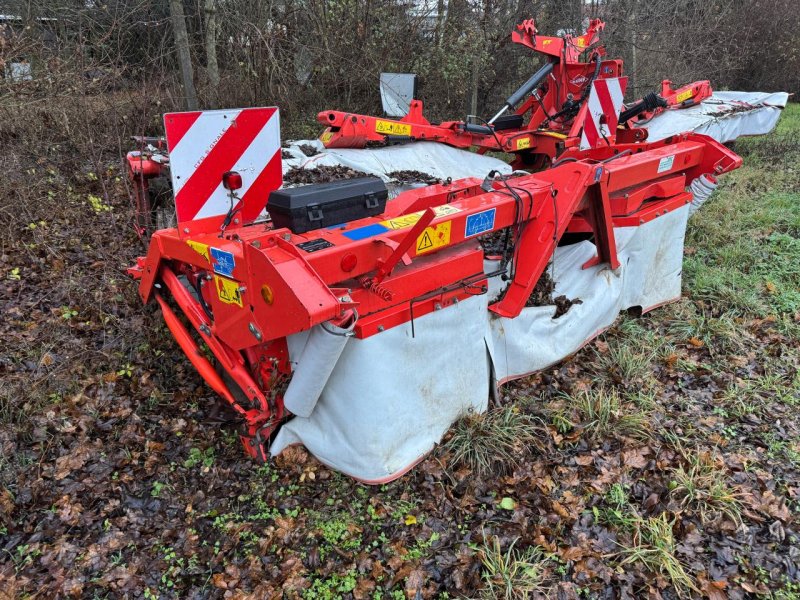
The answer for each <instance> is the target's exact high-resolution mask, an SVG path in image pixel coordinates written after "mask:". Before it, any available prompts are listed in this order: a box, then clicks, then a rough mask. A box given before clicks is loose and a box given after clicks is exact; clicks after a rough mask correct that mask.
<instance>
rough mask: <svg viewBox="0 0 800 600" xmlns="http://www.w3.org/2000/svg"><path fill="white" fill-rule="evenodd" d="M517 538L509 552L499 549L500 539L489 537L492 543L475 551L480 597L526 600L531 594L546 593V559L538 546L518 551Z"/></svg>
mask: <svg viewBox="0 0 800 600" xmlns="http://www.w3.org/2000/svg"><path fill="white" fill-rule="evenodd" d="M518 541H519V538H516V539H515V540H514V541H513V542H511V545H510V546H509V547H508V550H506V551H505V552H503V551H502V550H501V549H500V540H499V539H498V538H497V537H494V538H492V543H491V544H489V543H486V542H484V544H483V547H481V548H480V549H479V550H478V555H479V556H480V559H481V562H482V563H483V573H482V574H481V577H482V578H483V582H484V587H483V590H481V594H480V597H481V598H486V599H487V600H488V599H492V600H495V599H502V600H525V599H527V598H530V597H531V595H532V594H536V593H539V594H543V593H546V592H547V591H548V590H549V586H546V585H545V581H544V570H545V565H546V563H547V558H545V557H544V554H543V552H542V549H541V548H539V547H538V546H533V547H530V548H526V549H525V550H522V551H520V550H517V548H515V545H516V543H517V542H518Z"/></svg>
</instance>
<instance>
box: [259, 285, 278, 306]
mask: <svg viewBox="0 0 800 600" xmlns="http://www.w3.org/2000/svg"><path fill="white" fill-rule="evenodd" d="M261 297H262V298H263V299H264V302H266V303H267V304H272V303H273V302H274V301H275V294H273V293H272V288H271V287H269V286H268V285H267V284H266V283H265V284H264V285H262V286H261Z"/></svg>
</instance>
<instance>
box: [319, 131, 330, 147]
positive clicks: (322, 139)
mask: <svg viewBox="0 0 800 600" xmlns="http://www.w3.org/2000/svg"><path fill="white" fill-rule="evenodd" d="M332 137H333V132H332V131H326V132H324V133H323V134H322V135H321V136H319V141H320V142H322V143H323V144H327V143H328V142H330V141H331V138H332Z"/></svg>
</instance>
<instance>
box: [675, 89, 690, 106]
mask: <svg viewBox="0 0 800 600" xmlns="http://www.w3.org/2000/svg"><path fill="white" fill-rule="evenodd" d="M692 96H694V92H693V91H692V89H691V88H689V89H688V90H686V91H685V92H681V93H680V94H678V95H677V96H675V102H677V103H678V104H680V103H681V102H683V101H684V100H688V99H689V98H691V97H692Z"/></svg>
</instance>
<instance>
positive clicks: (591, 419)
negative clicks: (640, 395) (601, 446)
mask: <svg viewBox="0 0 800 600" xmlns="http://www.w3.org/2000/svg"><path fill="white" fill-rule="evenodd" d="M643 401H644V400H643ZM552 413H553V414H552V417H551V422H552V423H553V424H554V425H555V427H556V429H558V430H561V431H563V432H566V431H568V430H570V429H573V428H575V427H579V428H580V430H581V431H582V432H583V435H584V436H585V437H587V438H588V439H591V440H599V439H602V438H606V437H614V436H623V437H630V438H636V439H645V438H647V437H648V435H649V430H650V424H649V421H648V419H647V416H646V415H645V414H644V412H642V410H641V409H640V408H639V407H638V406H636V405H635V404H633V403H631V402H626V401H624V400H623V398H622V396H621V394H620V392H618V391H617V390H616V389H614V388H610V387H604V386H597V387H593V388H589V389H583V390H580V391H579V392H577V393H575V394H572V395H569V394H561V395H560V398H558V400H557V403H556V405H555V406H554V409H553V411H552Z"/></svg>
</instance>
